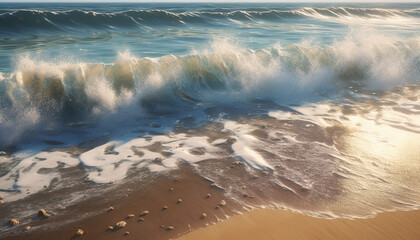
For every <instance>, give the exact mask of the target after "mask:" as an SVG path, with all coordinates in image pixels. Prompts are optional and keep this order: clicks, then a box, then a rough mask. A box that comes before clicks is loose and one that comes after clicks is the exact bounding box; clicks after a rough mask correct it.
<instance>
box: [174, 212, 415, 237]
mask: <svg viewBox="0 0 420 240" xmlns="http://www.w3.org/2000/svg"><path fill="white" fill-rule="evenodd" d="M419 226H420V210H412V211H395V212H383V213H379V214H377V215H375V217H372V218H366V219H343V218H335V219H324V218H316V217H311V216H306V215H303V214H300V213H295V212H292V211H289V210H279V209H257V210H252V211H250V212H246V213H243V214H240V215H236V216H234V217H232V218H230V219H229V220H226V221H224V222H220V223H217V224H215V225H211V226H207V227H205V228H202V229H199V230H195V231H192V232H190V233H188V234H185V235H184V236H182V237H180V238H178V239H177V240H194V239H200V240H216V239H218V240H220V239H242V240H247V239H249V240H251V239H252V240H253V239H261V240H265V239H267V240H268V239H308V240H309V239H311V240H312V239H323V240H328V239H349V240H350V239H366V240H368V239H369V240H372V239H378V240H379V239H381V240H387V239H389V240H395V239H407V240H417V239H419V237H420V228H419Z"/></svg>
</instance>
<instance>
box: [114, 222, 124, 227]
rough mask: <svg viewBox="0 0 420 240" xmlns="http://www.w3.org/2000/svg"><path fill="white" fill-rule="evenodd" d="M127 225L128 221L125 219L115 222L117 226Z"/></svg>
mask: <svg viewBox="0 0 420 240" xmlns="http://www.w3.org/2000/svg"><path fill="white" fill-rule="evenodd" d="M125 225H127V223H126V222H124V221H119V222H117V223H116V224H115V226H116V227H117V228H123V227H125Z"/></svg>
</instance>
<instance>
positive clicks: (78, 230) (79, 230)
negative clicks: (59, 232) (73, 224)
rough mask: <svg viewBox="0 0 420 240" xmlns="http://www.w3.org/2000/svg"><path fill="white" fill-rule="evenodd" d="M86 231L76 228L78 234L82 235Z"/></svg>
mask: <svg viewBox="0 0 420 240" xmlns="http://www.w3.org/2000/svg"><path fill="white" fill-rule="evenodd" d="M84 233H85V232H83V230H82V229H77V230H76V236H82V235H83V234H84Z"/></svg>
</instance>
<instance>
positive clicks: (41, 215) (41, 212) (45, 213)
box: [38, 209, 51, 217]
mask: <svg viewBox="0 0 420 240" xmlns="http://www.w3.org/2000/svg"><path fill="white" fill-rule="evenodd" d="M49 216H51V215H50V214H48V213H47V211H45V209H41V210H39V211H38V217H49Z"/></svg>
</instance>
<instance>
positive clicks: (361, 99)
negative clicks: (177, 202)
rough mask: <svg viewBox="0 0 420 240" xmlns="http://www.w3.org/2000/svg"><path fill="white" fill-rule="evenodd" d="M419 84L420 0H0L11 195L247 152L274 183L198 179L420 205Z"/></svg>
mask: <svg viewBox="0 0 420 240" xmlns="http://www.w3.org/2000/svg"><path fill="white" fill-rule="evenodd" d="M419 76H420V3H410V4H409V3H395V4H388V3H387V4H385V3H383V4H382V3H375V4H361V3H360V4H355V3H353V4H335V3H329V4H326V3H305V4H304V3H296V4H292V3H288V4H286V3H235V4H233V3H217V4H215V3H100V4H99V3H0V159H1V161H0V192H2V196H3V197H5V198H6V200H7V201H15V200H19V199H23V198H28V199H30V197H28V196H29V195H30V194H29V192H30V193H37V192H42V191H44V187H43V186H51V189H53V190H56V189H60V187H62V186H63V185H66V184H70V183H69V182H72V184H78V183H79V182H83V181H85V180H89V181H92V182H96V183H98V184H100V183H108V182H110V181H112V182H114V181H124V179H125V177H126V174H127V172H129V171H134V170H133V169H137V170H139V169H140V170H139V171H141V174H140V175H141V176H148V175H147V174H149V173H150V172H152V173H155V172H164V171H169V170H171V169H174V168H176V166H177V163H178V162H179V161H183V162H188V163H191V164H193V165H194V164H198V163H199V162H201V161H203V162H204V161H207V160H209V161H210V160H214V159H219V160H220V159H237V160H239V161H242V162H244V163H245V164H246V166H247V170H248V171H249V173H252V174H256V172H257V173H258V171H265V172H266V173H267V176H268V173H270V174H271V175H270V178H268V179H267V180H266V181H265V180H264V181H265V182H264V181H263V180H261V182H258V184H257V183H256V182H252V181H245V183H244V182H241V181H236V180H235V179H230V178H229V176H228V174H224V173H223V171H221V170H220V169H224V168H226V166H222V167H220V166H218V168H217V169H218V170H217V171H216V170H215V171H213V170H212V169H209V168H208V166H206V165H205V164H204V166H202V167H197V169H198V170H197V171H198V172H199V173H200V174H201V175H203V176H204V177H206V178H209V179H212V180H213V181H215V182H216V183H218V184H220V185H223V184H224V185H225V189H228V190H234V189H241V188H242V187H243V185H242V184H245V185H246V184H249V185H247V186H248V188H249V189H256V192H255V194H256V195H257V194H259V192H257V190H258V189H259V188H261V186H265V187H267V188H268V189H270V186H271V187H272V186H280V187H281V188H282V189H286V190H287V191H288V193H290V194H292V195H293V196H294V198H290V199H294V200H293V202H286V203H284V202H281V201H280V203H282V204H286V205H287V207H292V208H295V209H297V210H299V211H304V210H308V209H309V213H310V214H314V213H316V212H317V211H319V212H323V213H322V214H324V215H322V214H320V215H321V216H327V215H328V216H329V217H334V216H346V217H349V216H363V217H364V216H367V215H369V214H373V213H375V212H378V211H385V210H395V209H413V208H415V209H418V208H419V202H420V201H419V196H420V195H419V192H420V186H419V185H418V183H417V182H415V183H414V182H413V181H412V180H410V179H414V178H415V177H418V174H419V172H418V169H420V168H419V164H420V162H419V161H418V160H419V159H418V156H419V149H420V147H419V143H420V125H419V123H420V118H419V116H420V86H419V85H420V77H419ZM192 129H195V130H194V131H193V130H192ZM197 129H198V130H197ZM190 130H191V131H190ZM154 144H157V145H159V146H160V149H161V152H159V151H157V152H156V151H152V150H150V149H156V147H153V148H150V146H152V145H153V146H155V145H154ZM227 149H228V150H227ZM139 152H141V154H140V153H139ZM156 159H158V160H159V159H160V163H159V161H158V160H156ZM156 162H158V163H156ZM219 162H220V161H219ZM78 164H81V165H82V166H84V167H85V168H83V169H82V170H80V169H79V170H80V171H84V172H83V174H79V175H78V177H79V178H80V176H83V177H82V178H80V179H79V178H78V179H76V178H74V179H73V178H69V177H68V176H67V177H68V178H67V179H65V177H63V178H60V176H61V175H60V174H61V173H60V171H59V170H60V168H61V167H62V168H66V167H76V166H78ZM194 166H196V165H194ZM45 169H47V170H48V171H46V170H45ZM401 169H402V170H401ZM45 172H47V173H48V174H45ZM401 172H404V176H401ZM57 179H61V180H60V181H63V182H64V183H65V184H61V185H60V184H57V181H56V180H57ZM63 179H64V180H63ZM284 179H286V180H287V181H284ZM145 182H147V181H145ZM384 182H386V184H385V183H384ZM288 183H293V184H292V185H288ZM54 184H55V185H54ZM235 184H238V185H235ZM253 184H254V185H253ZM270 184H271V185H270ZM296 186H299V188H298V187H296ZM402 186H403V187H402ZM273 189H274V188H273ZM276 189H277V188H276ZM302 189H303V190H302ZM401 189H403V190H401ZM301 190H302V191H301ZM48 191H49V190H48ZM401 191H403V192H404V194H401ZM273 192H275V191H273ZM230 193H231V194H232V196H233V195H234V193H233V192H230ZM274 195H275V194H274ZM267 198H268V199H270V198H271V199H270V200H269V201H267V202H269V203H270V204H274V203H276V202H278V198H276V197H275V196H268V197H267ZM273 199H274V200H273ZM296 199H299V201H297V200H296ZM319 199H322V201H323V202H322V203H325V204H318V203H319ZM325 199H327V200H331V201H330V202H327V201H324V200H325ZM76 200H77V199H76ZM76 200H74V201H76ZM295 200H296V201H295ZM28 201H29V200H28ZM238 201H241V200H238ZM34 204H36V203H34ZM288 204H289V205H288ZM294 204H295V205H294ZM42 207H43V206H42ZM305 207H307V208H306V209H305ZM314 207H317V208H316V209H315V208H314ZM4 228H5V227H4Z"/></svg>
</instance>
